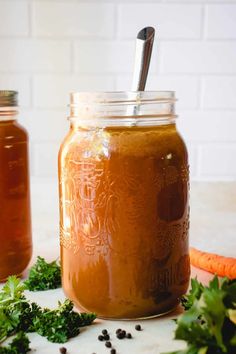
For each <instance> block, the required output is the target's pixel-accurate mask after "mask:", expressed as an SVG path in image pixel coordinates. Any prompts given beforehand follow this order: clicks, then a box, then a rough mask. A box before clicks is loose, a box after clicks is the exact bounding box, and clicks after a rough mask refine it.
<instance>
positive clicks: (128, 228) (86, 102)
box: [59, 92, 190, 319]
mask: <svg viewBox="0 0 236 354" xmlns="http://www.w3.org/2000/svg"><path fill="white" fill-rule="evenodd" d="M70 108H71V113H70V117H69V120H70V130H69V133H68V134H67V136H66V137H65V139H64V141H63V143H62V145H61V148H60V152H59V192H60V243H61V262H62V280H63V288H64V291H65V293H66V295H67V296H68V297H69V298H71V299H72V300H73V301H74V302H75V304H77V305H78V306H79V307H80V308H83V309H84V310H89V311H93V312H96V313H97V314H98V316H99V317H102V318H114V319H132V318H147V317H151V316H156V315H160V314H164V313H166V312H169V311H171V310H172V309H173V308H174V307H175V306H176V305H177V304H178V301H179V298H180V296H181V295H182V294H184V293H185V292H186V290H187V288H188V283H189V275H190V265H189V253H188V229H189V198H188V193H189V167H188V157H187V151H186V147H185V144H184V141H183V139H182V138H181V136H180V134H179V133H178V131H177V129H176V124H175V121H176V115H175V94H174V92H113V93H72V94H71V105H70Z"/></svg>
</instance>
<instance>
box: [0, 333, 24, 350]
mask: <svg viewBox="0 0 236 354" xmlns="http://www.w3.org/2000/svg"><path fill="white" fill-rule="evenodd" d="M29 343H30V341H29V338H28V337H27V335H26V334H25V333H23V332H19V333H18V334H17V336H16V337H15V338H14V339H13V340H12V342H11V343H10V344H8V345H7V346H3V347H2V346H0V354H26V353H28V352H29V351H30V347H29Z"/></svg>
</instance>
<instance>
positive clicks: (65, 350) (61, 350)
mask: <svg viewBox="0 0 236 354" xmlns="http://www.w3.org/2000/svg"><path fill="white" fill-rule="evenodd" d="M59 351H60V353H61V354H66V353H67V349H66V348H65V347H61V348H60V349H59Z"/></svg>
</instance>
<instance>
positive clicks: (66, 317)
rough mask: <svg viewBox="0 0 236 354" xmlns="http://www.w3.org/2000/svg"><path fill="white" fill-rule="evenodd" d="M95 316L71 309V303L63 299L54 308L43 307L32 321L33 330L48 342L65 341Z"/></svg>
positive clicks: (89, 322)
mask: <svg viewBox="0 0 236 354" xmlns="http://www.w3.org/2000/svg"><path fill="white" fill-rule="evenodd" d="M95 318H96V315H95V314H93V313H89V314H86V313H81V314H80V313H77V312H75V311H73V303H72V302H71V301H70V300H68V299H67V300H65V302H64V303H63V304H61V303H59V307H58V308H57V309H55V310H48V309H44V310H43V311H42V312H41V313H40V314H39V315H38V316H37V317H36V318H35V319H34V321H33V325H34V329H35V331H36V332H37V333H38V334H40V335H41V336H44V337H47V339H48V340H49V341H50V342H55V343H65V342H67V341H68V339H69V338H72V337H75V336H76V335H78V334H79V332H80V330H79V328H80V327H83V326H87V325H90V324H91V323H92V322H93V321H94V320H95Z"/></svg>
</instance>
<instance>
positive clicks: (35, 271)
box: [25, 257, 61, 291]
mask: <svg viewBox="0 0 236 354" xmlns="http://www.w3.org/2000/svg"><path fill="white" fill-rule="evenodd" d="M25 285H26V287H27V289H28V290H30V291H39V290H49V289H56V288H60V287H61V268H60V266H59V265H58V264H57V261H53V262H51V263H47V262H46V261H45V259H44V258H42V257H38V258H37V262H36V263H35V265H33V267H32V268H31V269H30V271H29V277H28V279H27V280H26V281H25Z"/></svg>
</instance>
